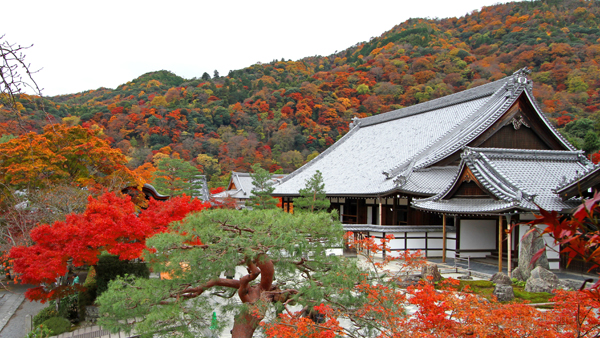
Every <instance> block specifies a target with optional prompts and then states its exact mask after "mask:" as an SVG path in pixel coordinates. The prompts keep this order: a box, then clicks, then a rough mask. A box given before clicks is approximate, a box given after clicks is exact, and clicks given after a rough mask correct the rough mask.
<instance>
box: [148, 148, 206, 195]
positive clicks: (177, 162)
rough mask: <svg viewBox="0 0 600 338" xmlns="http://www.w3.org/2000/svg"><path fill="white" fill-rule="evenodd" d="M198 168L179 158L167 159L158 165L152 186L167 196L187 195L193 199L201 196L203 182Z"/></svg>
mask: <svg viewBox="0 0 600 338" xmlns="http://www.w3.org/2000/svg"><path fill="white" fill-rule="evenodd" d="M200 176H201V175H200V171H199V170H198V168H196V167H194V166H193V165H191V164H190V163H189V162H187V161H185V160H182V159H179V158H169V157H165V158H163V159H161V160H160V161H159V162H158V164H157V170H156V171H155V172H154V175H153V177H154V179H153V180H152V185H153V186H154V188H156V190H157V191H158V192H159V193H161V194H165V195H169V196H178V195H182V194H186V195H188V196H192V197H198V196H201V190H202V186H203V183H202V180H201V177H200Z"/></svg>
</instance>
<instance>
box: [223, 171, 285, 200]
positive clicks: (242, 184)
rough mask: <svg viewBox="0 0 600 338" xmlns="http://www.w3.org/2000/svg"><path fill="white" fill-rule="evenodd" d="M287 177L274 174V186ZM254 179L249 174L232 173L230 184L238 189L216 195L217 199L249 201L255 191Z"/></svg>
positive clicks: (272, 177)
mask: <svg viewBox="0 0 600 338" xmlns="http://www.w3.org/2000/svg"><path fill="white" fill-rule="evenodd" d="M285 176H286V175H284V174H273V175H272V176H271V180H272V182H273V184H275V183H276V182H277V180H280V179H283V178H284V177H285ZM252 181H253V180H252V177H250V174H249V173H242V172H237V171H232V172H231V180H230V184H229V185H231V183H233V184H234V185H235V187H236V188H237V189H232V190H226V191H223V192H220V193H218V194H214V195H213V197H215V198H225V197H227V196H229V197H232V198H237V199H247V198H250V196H252V189H254V185H253V184H252Z"/></svg>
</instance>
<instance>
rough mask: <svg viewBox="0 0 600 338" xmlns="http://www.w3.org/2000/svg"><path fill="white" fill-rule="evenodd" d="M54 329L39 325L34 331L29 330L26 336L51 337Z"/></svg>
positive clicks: (32, 337) (31, 337) (35, 337)
mask: <svg viewBox="0 0 600 338" xmlns="http://www.w3.org/2000/svg"><path fill="white" fill-rule="evenodd" d="M50 336H52V331H50V329H48V328H47V327H46V326H44V325H38V326H37V327H36V328H35V329H34V330H33V331H31V332H29V333H28V334H27V335H26V336H25V338H49V337H50Z"/></svg>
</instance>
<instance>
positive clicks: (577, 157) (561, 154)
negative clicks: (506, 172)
mask: <svg viewBox="0 0 600 338" xmlns="http://www.w3.org/2000/svg"><path fill="white" fill-rule="evenodd" d="M465 149H470V150H471V151H474V152H478V153H484V154H486V156H488V157H490V158H512V159H519V158H521V157H522V158H523V159H528V160H531V156H532V155H538V156H536V159H544V160H563V161H578V162H589V160H588V159H587V158H586V157H585V156H584V155H583V153H584V152H583V150H547V149H514V148H477V147H465ZM582 164H584V165H587V163H582Z"/></svg>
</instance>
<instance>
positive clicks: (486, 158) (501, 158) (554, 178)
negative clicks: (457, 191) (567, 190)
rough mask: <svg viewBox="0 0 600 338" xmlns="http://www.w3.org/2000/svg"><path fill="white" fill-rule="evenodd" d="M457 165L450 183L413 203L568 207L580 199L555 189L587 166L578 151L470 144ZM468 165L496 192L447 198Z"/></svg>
mask: <svg viewBox="0 0 600 338" xmlns="http://www.w3.org/2000/svg"><path fill="white" fill-rule="evenodd" d="M461 157H462V161H461V165H460V170H459V171H458V172H457V174H456V176H455V179H454V180H453V182H452V183H451V184H449V185H448V186H446V187H445V189H444V191H442V192H441V193H439V194H438V195H436V196H433V197H430V198H426V199H420V200H419V199H417V200H414V201H413V206H414V207H416V208H419V209H422V210H429V211H437V212H448V213H492V212H500V211H506V210H509V209H519V210H531V211H537V210H538V207H537V206H540V207H542V208H544V209H546V210H557V211H568V210H571V209H572V208H574V207H576V206H577V205H578V204H579V203H581V201H580V200H579V199H570V200H567V201H563V200H562V199H561V198H560V197H559V196H558V195H557V194H556V193H555V192H554V189H555V188H556V187H557V186H558V185H559V184H560V183H561V182H563V181H564V180H571V179H573V178H574V177H577V176H579V173H582V172H586V171H588V170H591V162H590V161H589V160H588V159H587V158H586V157H585V156H583V152H581V151H558V150H522V149H494V148H469V147H466V148H465V150H464V151H463V153H462V155H461ZM465 167H468V168H469V169H470V170H471V172H472V173H473V174H474V175H475V177H476V178H477V181H478V182H479V183H480V184H481V185H482V186H483V187H484V188H485V189H486V190H487V191H488V192H489V193H491V194H492V195H493V197H495V198H496V199H494V198H493V197H490V198H475V199H474V198H449V197H451V196H447V195H448V194H449V193H450V192H451V191H452V188H453V187H454V186H455V185H456V184H457V182H458V181H457V180H458V178H459V174H460V173H461V172H462V171H463V168H465Z"/></svg>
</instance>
